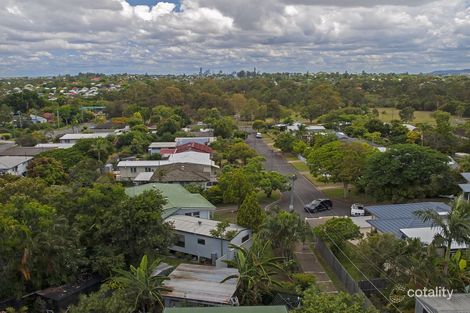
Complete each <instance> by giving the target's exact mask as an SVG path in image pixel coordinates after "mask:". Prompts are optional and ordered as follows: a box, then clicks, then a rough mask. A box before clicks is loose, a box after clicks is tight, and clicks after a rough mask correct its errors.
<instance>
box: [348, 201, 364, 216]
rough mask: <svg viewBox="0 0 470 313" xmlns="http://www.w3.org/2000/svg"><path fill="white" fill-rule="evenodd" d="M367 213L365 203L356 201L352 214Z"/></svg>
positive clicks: (362, 214)
mask: <svg viewBox="0 0 470 313" xmlns="http://www.w3.org/2000/svg"><path fill="white" fill-rule="evenodd" d="M364 215H366V210H365V209H364V205H363V204H359V203H354V204H353V205H351V216H364Z"/></svg>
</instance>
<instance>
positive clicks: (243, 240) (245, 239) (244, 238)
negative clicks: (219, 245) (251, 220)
mask: <svg viewBox="0 0 470 313" xmlns="http://www.w3.org/2000/svg"><path fill="white" fill-rule="evenodd" d="M248 239H250V234H248V235H246V236H245V237H243V238H242V243H243V242H245V241H247V240H248Z"/></svg>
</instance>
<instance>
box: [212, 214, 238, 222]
mask: <svg viewBox="0 0 470 313" xmlns="http://www.w3.org/2000/svg"><path fill="white" fill-rule="evenodd" d="M213 219H214V220H216V221H221V222H229V223H236V222H237V212H235V211H234V212H232V211H215V212H214V216H213Z"/></svg>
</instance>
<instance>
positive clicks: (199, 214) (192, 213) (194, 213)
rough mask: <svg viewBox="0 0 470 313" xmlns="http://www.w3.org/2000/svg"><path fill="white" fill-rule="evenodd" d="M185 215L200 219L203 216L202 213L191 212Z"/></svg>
mask: <svg viewBox="0 0 470 313" xmlns="http://www.w3.org/2000/svg"><path fill="white" fill-rule="evenodd" d="M184 215H186V216H194V217H200V216H201V213H200V212H189V213H185V214H184Z"/></svg>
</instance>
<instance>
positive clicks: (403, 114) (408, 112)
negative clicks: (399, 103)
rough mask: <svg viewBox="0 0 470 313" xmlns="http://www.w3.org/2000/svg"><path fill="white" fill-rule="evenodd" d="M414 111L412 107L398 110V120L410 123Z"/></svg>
mask: <svg viewBox="0 0 470 313" xmlns="http://www.w3.org/2000/svg"><path fill="white" fill-rule="evenodd" d="M414 113H415V109H414V108H413V107H406V108H403V109H401V110H400V113H398V114H399V115H400V119H401V120H402V121H403V122H411V121H412V120H413V119H414Z"/></svg>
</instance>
